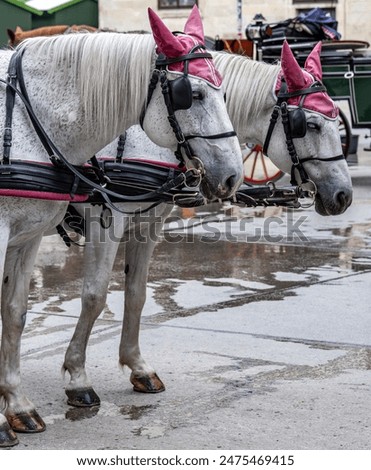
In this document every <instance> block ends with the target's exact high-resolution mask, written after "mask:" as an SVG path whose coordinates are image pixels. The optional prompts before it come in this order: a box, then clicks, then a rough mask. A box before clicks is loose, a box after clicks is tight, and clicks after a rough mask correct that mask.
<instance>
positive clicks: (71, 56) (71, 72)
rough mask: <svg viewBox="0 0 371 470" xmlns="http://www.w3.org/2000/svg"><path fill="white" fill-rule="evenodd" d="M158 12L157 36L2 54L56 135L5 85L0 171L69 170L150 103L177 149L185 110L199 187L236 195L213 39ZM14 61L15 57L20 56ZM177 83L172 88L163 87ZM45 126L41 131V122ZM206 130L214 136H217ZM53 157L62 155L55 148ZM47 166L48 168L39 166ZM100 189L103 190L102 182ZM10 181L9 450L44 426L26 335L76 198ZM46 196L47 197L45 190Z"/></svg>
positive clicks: (3, 381)
mask: <svg viewBox="0 0 371 470" xmlns="http://www.w3.org/2000/svg"><path fill="white" fill-rule="evenodd" d="M149 19H150V23H151V27H152V30H153V36H154V37H153V36H152V35H140V34H138V35H123V34H114V33H106V34H104V33H100V34H82V35H80V34H76V35H65V36H59V37H53V38H37V39H30V40H28V41H26V42H25V43H23V44H22V45H21V47H20V50H19V51H16V52H13V51H10V50H4V51H1V52H0V57H1V60H0V78H1V77H4V78H5V77H6V76H7V70H8V66H9V64H11V68H10V75H9V80H8V82H11V83H10V84H9V86H8V88H7V90H8V93H7V95H11V94H12V89H13V88H12V87H14V86H15V78H14V73H13V72H14V70H17V72H18V80H19V83H24V86H25V88H26V93H27V94H28V97H29V99H30V103H31V106H32V110H33V112H34V116H33V117H32V119H33V121H34V122H35V121H37V120H39V121H41V122H42V126H43V129H44V131H45V132H46V133H47V134H48V135H49V137H50V140H48V139H46V142H45V136H44V138H43V140H44V142H45V147H44V146H43V144H42V143H41V140H40V138H39V135H38V134H37V133H36V131H35V129H34V127H33V125H32V124H31V120H30V117H29V115H28V113H27V111H26V109H25V105H24V102H22V101H21V100H20V98H19V96H18V94H17V96H16V97H15V105H14V109H13V116H12V119H10V118H9V114H7V115H6V116H5V95H6V93H5V86H4V85H3V84H1V88H0V91H1V93H0V101H1V106H0V113H1V115H0V123H1V125H3V122H4V120H5V117H6V124H5V128H6V129H5V134H6V138H7V142H6V147H7V148H6V149H5V150H6V151H8V150H9V148H11V152H10V165H6V163H7V159H5V158H4V161H3V165H1V172H2V175H1V177H3V175H4V171H5V170H4V168H5V169H7V168H8V169H10V168H11V167H12V162H13V165H14V164H15V163H16V161H18V160H23V161H27V162H39V163H42V164H43V165H41V167H44V168H50V167H51V163H50V159H49V155H48V153H49V154H50V153H55V154H56V155H57V157H58V158H57V159H58V160H61V159H63V158H62V157H63V155H68V157H65V162H64V165H65V166H67V167H69V168H71V164H73V165H83V164H84V163H85V162H86V161H87V160H88V159H90V158H91V157H92V156H93V155H94V153H95V152H97V151H98V150H99V149H102V148H103V147H104V146H106V145H107V144H108V143H109V142H111V141H112V140H113V139H114V138H115V137H116V136H118V135H119V134H120V133H122V132H123V131H124V130H125V129H127V128H128V127H130V126H131V125H133V124H136V123H138V122H139V120H140V115H141V112H142V110H143V109H144V110H145V113H144V115H143V114H142V117H143V119H142V121H143V128H144V129H145V132H146V133H147V134H148V136H149V137H150V138H151V139H153V140H154V141H155V142H156V143H157V144H160V145H162V146H165V147H168V148H170V149H172V151H174V150H175V149H176V148H177V147H178V141H177V138H176V136H175V133H174V132H173V129H172V127H171V126H170V125H169V120H168V115H169V114H170V115H171V114H172V113H173V111H174V108H176V109H179V108H181V109H180V110H179V111H177V114H176V118H175V119H174V116H170V117H172V118H173V119H172V126H173V128H175V130H177V132H178V134H179V133H180V134H181V136H182V132H183V133H184V134H185V135H186V136H188V135H193V136H197V137H195V138H193V140H192V147H190V146H189V147H188V148H187V147H184V148H183V150H184V151H183V156H184V160H185V163H186V165H187V166H189V167H191V168H192V167H196V170H195V171H196V172H198V174H200V176H203V178H202V182H201V188H202V189H203V190H204V191H205V194H206V196H207V197H217V198H220V197H228V196H229V195H231V194H233V192H234V191H235V190H236V188H237V187H238V186H239V185H240V183H241V181H242V177H243V167H242V156H241V150H240V146H239V143H238V139H237V138H236V137H235V134H234V132H233V129H232V125H231V122H230V119H229V117H228V114H227V110H226V106H225V103H224V99H223V91H222V89H221V80H220V76H219V75H218V73H217V72H216V70H215V68H214V66H213V62H212V60H211V59H210V57H209V56H208V55H207V54H206V53H205V52H204V51H203V50H202V48H200V47H201V46H199V45H200V44H202V43H203V40H204V38H203V30H202V24H201V20H200V15H199V12H198V10H197V8H194V9H193V10H192V13H191V15H190V17H189V19H188V21H187V23H186V26H185V31H186V34H182V35H178V36H175V35H173V34H172V33H171V32H170V31H169V30H168V28H167V27H166V26H165V25H164V24H163V22H162V21H161V20H160V18H159V17H158V16H157V15H156V14H155V13H153V12H152V11H151V10H149ZM154 39H155V40H154ZM156 46H157V49H155V47H156ZM157 53H161V54H162V56H161V63H159V64H158V68H160V69H161V70H160V72H158V76H159V79H160V80H159V81H160V82H161V84H162V85H163V86H162V89H161V88H160V83H159V85H158V86H156V87H154V86H153V87H152V88H151V91H150V92H148V83H149V81H150V78H151V71H152V70H153V69H154V67H155V62H156V57H157ZM183 56H186V58H185V59H184V58H183ZM15 58H17V60H18V62H14V59H15ZM167 61H168V62H170V64H169V65H166V64H167ZM157 62H158V59H157ZM15 64H16V65H17V67H18V68H16V67H15ZM20 65H21V66H22V73H20ZM13 66H14V67H13ZM156 73H157V72H156ZM22 75H23V78H24V81H23V82H22ZM153 77H154V76H153V75H152V80H155V79H154V78H153ZM179 87H180V88H182V89H183V90H185V91H186V93H187V102H184V100H183V101H182V99H181V97H179V96H178V95H177V94H178V91H177V90H178V89H179ZM168 88H170V92H171V93H170V94H169V93H167V92H166V90H167V89H168ZM23 94H25V93H23ZM164 97H165V100H164ZM10 107H11V106H10ZM8 108H9V106H8ZM31 116H32V113H31ZM36 126H37V124H36ZM10 127H12V133H13V136H12V138H11V136H10V135H9V134H10V132H9V131H10ZM2 133H3V129H2ZM39 133H40V134H43V131H42V130H41V129H39ZM205 136H212V137H214V138H213V139H212V140H208V139H207V138H203V137H205ZM178 140H179V139H178ZM10 145H11V147H10ZM4 154H5V151H4ZM6 156H7V158H8V157H9V155H8V154H7V155H6ZM194 156H197V158H195V157H194ZM51 158H52V160H53V161H55V156H52V157H51ZM29 165H31V163H29ZM48 165H50V166H48ZM58 165H59V164H57V165H56V168H59V166H58ZM39 171H40V176H42V173H43V172H42V170H39ZM56 171H57V170H56ZM58 171H60V172H61V171H62V170H58ZM68 171H70V170H68ZM71 171H72V170H71ZM9 172H10V173H11V170H9ZM71 187H72V186H71ZM96 187H98V189H99V191H104V189H100V187H99V185H96ZM1 188H2V189H1V190H0V230H1V242H0V243H1V245H0V255H1V256H0V268H1V269H0V273H1V276H0V285H1V286H2V292H1V317H2V338H1V350H0V399H1V405H2V408H1V410H2V413H0V446H3V447H4V446H11V445H14V444H16V443H17V436H16V434H15V432H17V431H18V432H39V431H43V430H44V428H45V424H44V422H43V420H42V419H41V417H40V416H39V415H38V413H37V412H36V410H35V407H34V405H33V404H32V403H31V401H30V400H29V399H28V398H27V396H26V395H25V393H24V392H23V391H22V389H21V379H20V340H21V335H22V331H23V327H24V323H25V312H26V309H27V297H28V289H29V282H30V276H31V273H32V270H33V265H34V260H35V256H36V254H37V250H38V247H39V243H40V240H41V238H42V236H43V234H44V233H45V232H46V231H48V230H49V229H51V228H52V227H55V226H56V225H57V224H58V223H59V222H60V221H61V219H62V218H63V216H64V214H65V211H66V208H67V204H68V203H67V202H66V200H68V199H69V198H70V196H69V194H64V195H60V194H59V195H58V194H57V195H56V194H54V193H52V194H49V195H45V194H44V195H43V194H41V193H42V192H43V191H41V190H40V191H31V193H32V194H28V193H27V195H31V196H32V197H34V199H29V198H25V197H22V196H25V195H26V194H25V193H26V192H23V191H18V190H14V188H10V189H8V188H4V187H3V186H2V187H1ZM106 191H107V190H106ZM68 192H69V190H68V191H66V193H68ZM9 194H10V195H11V196H12V197H8V195H9ZM5 196H7V197H5ZM17 196H19V197H17ZM40 196H41V197H45V198H49V200H46V199H38V198H39V197H40ZM50 199H54V200H50ZM102 270H103V271H102V274H103V275H104V276H106V275H109V272H110V270H111V266H108V267H107V266H104V263H103V265H102Z"/></svg>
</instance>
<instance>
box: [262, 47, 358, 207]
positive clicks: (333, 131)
mask: <svg viewBox="0 0 371 470" xmlns="http://www.w3.org/2000/svg"><path fill="white" fill-rule="evenodd" d="M320 52H321V43H318V44H317V46H316V47H315V48H314V49H313V51H312V52H311V53H310V54H309V56H308V58H307V60H306V62H305V65H304V69H302V68H300V66H299V64H298V62H297V61H296V59H295V57H294V55H293V53H292V51H291V49H290V47H289V45H288V44H287V42H285V43H284V44H283V48H282V54H281V73H280V74H279V76H278V79H277V83H276V95H277V103H276V108H275V111H273V114H272V117H273V118H274V119H273V120H279V119H280V120H281V122H282V124H283V125H278V126H274V125H273V124H271V125H270V128H269V130H268V134H267V137H266V140H265V145H264V150H265V153H267V155H268V156H269V157H270V158H271V159H272V161H273V162H274V163H275V164H276V165H277V166H279V167H280V168H281V169H282V170H284V171H286V172H291V177H292V182H293V183H296V182H298V183H299V184H301V185H303V187H305V186H306V185H308V184H309V185H310V186H311V188H312V189H315V203H316V204H315V208H316V210H317V212H318V213H319V214H321V215H336V214H341V213H342V212H344V211H345V210H346V209H347V207H348V206H349V205H350V204H351V202H352V184H351V179H350V175H349V171H348V167H347V163H346V161H345V159H344V156H343V153H342V147H341V140H340V134H339V122H338V119H339V117H338V115H339V112H338V108H337V107H336V105H335V103H334V102H333V101H332V99H331V98H330V97H329V95H328V94H327V92H326V89H325V87H324V86H323V85H322V82H321V80H322V67H321V61H320ZM279 115H280V116H279ZM287 152H288V153H289V154H290V156H291V161H290V160H288V159H287V157H286V159H285V161H283V159H282V156H283V155H285V154H286V155H287ZM313 183H314V184H313Z"/></svg>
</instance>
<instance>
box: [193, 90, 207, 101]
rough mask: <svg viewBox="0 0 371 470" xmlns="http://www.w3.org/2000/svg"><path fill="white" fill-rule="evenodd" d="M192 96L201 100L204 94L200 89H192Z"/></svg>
mask: <svg viewBox="0 0 371 470" xmlns="http://www.w3.org/2000/svg"><path fill="white" fill-rule="evenodd" d="M192 96H193V99H194V100H199V101H202V100H203V99H204V95H203V94H202V93H201V92H200V91H194V92H193V93H192Z"/></svg>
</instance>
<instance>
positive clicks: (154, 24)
mask: <svg viewBox="0 0 371 470" xmlns="http://www.w3.org/2000/svg"><path fill="white" fill-rule="evenodd" d="M148 17H149V23H150V25H151V29H152V34H153V37H154V40H155V43H156V45H157V49H158V52H159V53H162V54H165V55H166V56H167V57H178V56H179V55H182V54H183V46H182V44H181V43H180V41H179V39H178V38H177V37H176V36H174V34H173V33H172V32H171V31H170V29H169V28H168V27H167V26H166V25H165V24H164V22H163V21H162V20H161V18H160V17H159V16H158V15H157V14H156V13H155V12H154V11H153V10H152V8H148Z"/></svg>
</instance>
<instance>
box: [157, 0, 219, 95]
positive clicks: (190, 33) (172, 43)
mask: <svg viewBox="0 0 371 470" xmlns="http://www.w3.org/2000/svg"><path fill="white" fill-rule="evenodd" d="M148 16H149V22H150V24H151V28H152V33H153V37H154V39H155V42H156V45H157V52H158V53H159V54H160V53H161V54H164V55H165V56H166V57H168V58H175V57H179V56H182V55H186V54H188V53H189V52H190V50H191V49H192V48H193V47H194V46H197V45H198V44H202V45H204V42H205V38H204V30H203V25H202V21H201V16H200V12H199V10H198V8H197V6H196V5H195V6H194V7H193V8H192V11H191V13H190V15H189V18H188V20H187V22H186V24H185V27H184V33H180V34H177V35H176V36H175V35H174V34H173V33H172V32H171V31H170V30H169V29H168V28H167V26H166V25H165V24H164V23H163V21H162V20H161V18H159V16H158V15H157V14H156V13H155V12H154V11H153V10H152V9H151V8H148ZM201 51H202V50H200V52H201ZM195 52H196V53H197V51H195ZM168 70H169V71H170V72H175V73H183V70H184V63H183V62H177V63H175V64H171V65H169V66H168ZM188 73H189V75H191V76H194V77H197V78H201V79H202V80H205V81H207V82H208V84H209V85H211V86H212V87H214V88H220V87H221V84H222V77H221V75H220V74H219V72H218V71H217V70H216V68H215V66H214V64H213V62H212V60H211V59H205V58H201V59H192V60H190V61H189V63H188Z"/></svg>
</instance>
